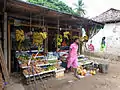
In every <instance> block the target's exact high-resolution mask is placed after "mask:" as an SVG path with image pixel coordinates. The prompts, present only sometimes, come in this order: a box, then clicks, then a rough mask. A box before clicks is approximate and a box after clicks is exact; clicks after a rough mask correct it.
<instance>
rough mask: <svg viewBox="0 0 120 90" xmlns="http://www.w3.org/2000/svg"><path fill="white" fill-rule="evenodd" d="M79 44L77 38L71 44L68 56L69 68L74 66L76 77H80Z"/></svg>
mask: <svg viewBox="0 0 120 90" xmlns="http://www.w3.org/2000/svg"><path fill="white" fill-rule="evenodd" d="M78 44H79V39H78V38H75V39H74V42H73V43H72V44H71V45H70V50H69V54H68V58H67V69H69V68H70V67H72V68H73V69H74V75H75V77H77V78H79V79H80V77H79V75H78V74H77V67H78Z"/></svg>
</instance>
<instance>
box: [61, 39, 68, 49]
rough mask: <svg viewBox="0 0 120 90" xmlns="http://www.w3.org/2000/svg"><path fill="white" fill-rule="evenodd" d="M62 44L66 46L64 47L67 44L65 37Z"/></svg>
mask: <svg viewBox="0 0 120 90" xmlns="http://www.w3.org/2000/svg"><path fill="white" fill-rule="evenodd" d="M62 46H64V47H65V46H67V44H66V41H65V39H64V40H63V42H62Z"/></svg>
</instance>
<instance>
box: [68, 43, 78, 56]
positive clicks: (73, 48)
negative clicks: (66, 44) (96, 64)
mask: <svg viewBox="0 0 120 90" xmlns="http://www.w3.org/2000/svg"><path fill="white" fill-rule="evenodd" d="M70 49H71V50H70V52H69V55H70V57H73V58H74V57H77V51H78V45H77V44H76V43H73V44H71V45H70Z"/></svg>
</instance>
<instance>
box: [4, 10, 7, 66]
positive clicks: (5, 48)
mask: <svg viewBox="0 0 120 90" xmlns="http://www.w3.org/2000/svg"><path fill="white" fill-rule="evenodd" d="M7 52H8V50H7V13H6V12H4V57H5V62H6V64H7V59H8V58H7V56H8V55H7Z"/></svg>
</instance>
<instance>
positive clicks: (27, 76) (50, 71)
mask: <svg viewBox="0 0 120 90" xmlns="http://www.w3.org/2000/svg"><path fill="white" fill-rule="evenodd" d="M56 70H57V69H55V70H49V71H44V72H41V73H38V74H34V75H25V74H24V73H23V75H24V76H25V78H30V77H33V76H39V75H43V74H47V73H52V72H55V71H56Z"/></svg>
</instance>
